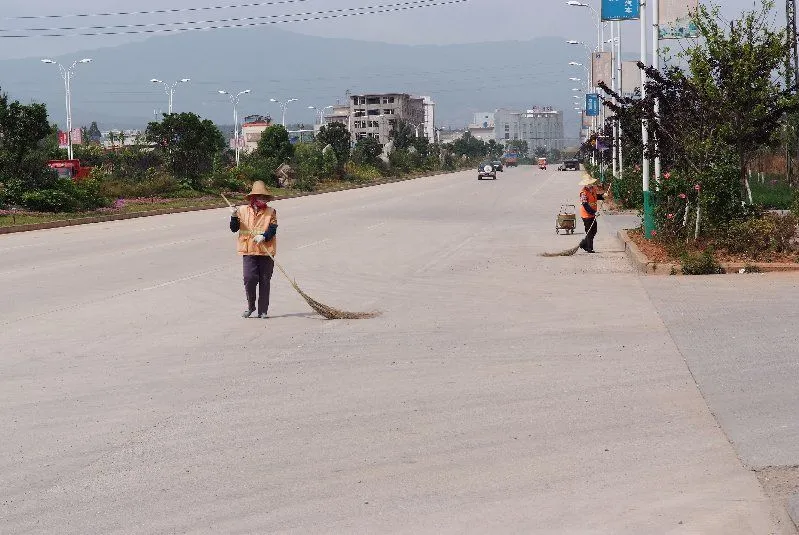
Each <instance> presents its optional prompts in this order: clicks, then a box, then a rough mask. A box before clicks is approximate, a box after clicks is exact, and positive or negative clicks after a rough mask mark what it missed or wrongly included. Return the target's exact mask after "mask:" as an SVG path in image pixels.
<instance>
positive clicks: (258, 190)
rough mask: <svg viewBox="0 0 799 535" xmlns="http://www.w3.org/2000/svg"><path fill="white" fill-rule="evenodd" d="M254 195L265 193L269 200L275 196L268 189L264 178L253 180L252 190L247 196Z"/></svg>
mask: <svg viewBox="0 0 799 535" xmlns="http://www.w3.org/2000/svg"><path fill="white" fill-rule="evenodd" d="M253 195H263V196H264V197H267V200H269V201H271V200H273V199H274V198H275V196H274V195H272V194H271V193H269V190H268V189H266V184H264V183H263V181H262V180H256V181H255V182H253V184H252V191H250V192H249V193H248V194H247V197H252V196H253Z"/></svg>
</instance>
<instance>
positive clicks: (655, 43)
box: [652, 0, 661, 189]
mask: <svg viewBox="0 0 799 535" xmlns="http://www.w3.org/2000/svg"><path fill="white" fill-rule="evenodd" d="M652 68H653V69H655V70H656V71H659V70H660V0H652ZM655 120H656V121H658V122H660V99H659V98H657V95H655ZM652 141H653V142H654V145H655V176H654V178H655V188H656V189H658V184H659V182H660V174H661V169H660V155H659V154H658V150H659V147H658V138H657V135H655V136H654V138H653V140H652Z"/></svg>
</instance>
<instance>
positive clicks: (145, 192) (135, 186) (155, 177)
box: [99, 169, 183, 199]
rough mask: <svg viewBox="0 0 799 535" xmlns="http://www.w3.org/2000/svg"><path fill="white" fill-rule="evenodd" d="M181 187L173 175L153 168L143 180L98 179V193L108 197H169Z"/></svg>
mask: <svg viewBox="0 0 799 535" xmlns="http://www.w3.org/2000/svg"><path fill="white" fill-rule="evenodd" d="M181 189H183V188H182V186H181V183H180V182H179V181H178V180H177V179H176V178H175V177H173V176H171V175H168V174H166V173H164V172H162V171H159V170H155V169H151V170H149V171H148V172H147V177H146V178H145V179H144V180H140V181H136V182H132V181H127V180H119V179H115V178H107V179H104V180H101V181H99V190H100V193H101V194H102V196H104V197H108V198H110V199H125V198H136V197H171V196H173V195H174V194H175V193H176V192H178V191H179V190H181Z"/></svg>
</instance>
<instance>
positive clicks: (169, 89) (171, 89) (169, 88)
mask: <svg viewBox="0 0 799 535" xmlns="http://www.w3.org/2000/svg"><path fill="white" fill-rule="evenodd" d="M150 82H152V83H154V84H161V85H163V86H164V92H165V93H166V94H167V96H168V97H169V115H172V100H173V97H174V96H175V88H176V87H177V86H178V84H185V83H188V82H191V78H181V79H180V80H178V81H177V82H174V83H173V84H171V85H170V84H168V83H166V82H164V81H161V80H159V79H158V78H153V79H151V80H150Z"/></svg>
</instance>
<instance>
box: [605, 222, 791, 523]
mask: <svg viewBox="0 0 799 535" xmlns="http://www.w3.org/2000/svg"><path fill="white" fill-rule="evenodd" d="M618 237H619V239H620V240H621V241H622V243H623V244H624V252H625V253H626V254H627V258H629V259H630V263H632V265H633V267H634V268H635V269H636V270H638V271H640V272H641V273H644V274H646V275H673V274H675V272H676V274H678V275H682V266H681V265H680V264H678V263H674V262H667V263H664V264H658V263H657V262H653V261H651V260H649V258H648V257H647V256H646V255H645V254H644V253H643V252H642V251H641V250H640V249H639V248H638V246H637V245H636V244H635V242H633V240H632V239H631V238H630V235H629V234H628V232H627V231H626V230H620V231H619V232H618ZM721 266H722V267H723V268H724V270H725V271H726V272H727V274H728V275H734V274H738V273H739V272H740V271H741V270H742V269H744V268H746V267H747V266H748V267H756V268H758V269H759V270H760V271H761V272H762V273H777V272H780V273H790V272H794V273H796V272H799V264H784V263H775V262H763V263H758V262H752V263H746V264H745V263H741V262H735V263H723V264H721ZM797 502H799V498H797ZM797 509H798V510H797V516H798V517H799V503H797Z"/></svg>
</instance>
